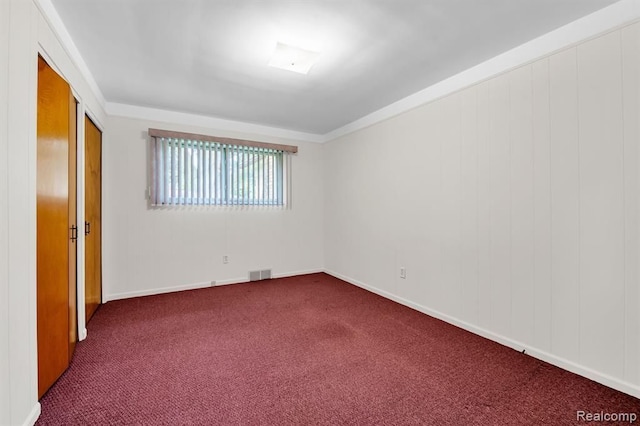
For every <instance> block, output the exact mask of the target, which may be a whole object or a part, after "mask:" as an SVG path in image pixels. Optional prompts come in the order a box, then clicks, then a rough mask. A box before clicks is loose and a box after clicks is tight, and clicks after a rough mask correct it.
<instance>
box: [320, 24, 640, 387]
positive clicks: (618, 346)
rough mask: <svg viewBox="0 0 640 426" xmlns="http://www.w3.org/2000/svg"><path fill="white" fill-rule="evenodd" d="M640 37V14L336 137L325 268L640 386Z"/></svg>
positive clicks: (593, 373)
mask: <svg viewBox="0 0 640 426" xmlns="http://www.w3.org/2000/svg"><path fill="white" fill-rule="evenodd" d="M639 41H640V24H638V23H636V24H634V25H631V26H627V27H624V28H622V29H620V30H616V31H613V32H610V33H608V34H605V35H602V36H599V37H597V38H594V39H591V40H588V41H585V42H582V43H580V44H578V45H576V46H573V47H570V48H567V49H565V50H563V51H561V52H558V53H555V54H553V55H551V56H548V57H544V58H542V59H540V60H537V61H535V62H533V63H529V64H526V65H524V66H522V67H519V68H517V69H514V70H512V71H509V72H507V73H504V74H501V75H499V76H496V77H494V78H491V79H489V80H487V81H483V82H481V83H478V84H476V85H474V86H472V87H469V88H466V89H464V90H461V91H458V92H456V93H453V94H451V95H449V96H446V97H444V98H441V99H439V100H436V101H434V102H432V103H429V104H427V105H424V106H422V107H419V108H417V109H414V110H412V111H409V112H407V113H404V114H402V115H400V116H397V117H395V118H392V119H389V120H387V121H385V122H382V123H379V124H376V125H374V126H371V127H369V128H366V129H363V130H360V131H358V132H355V133H352V134H350V135H347V136H344V137H341V138H339V139H337V140H334V141H332V142H330V143H328V144H327V145H326V146H325V148H326V149H325V152H324V154H325V159H324V167H325V175H324V178H325V210H324V212H325V236H326V238H325V262H326V268H327V270H328V271H329V272H330V273H332V274H334V275H336V276H340V277H342V278H345V279H347V280H348V281H350V282H352V283H355V284H358V285H362V286H365V287H368V288H371V289H373V290H374V291H377V292H379V293H382V294H384V295H386V296H389V297H392V298H394V299H396V300H399V301H401V302H403V303H406V304H408V305H410V306H413V307H416V308H418V309H420V310H423V311H425V312H429V313H431V314H434V315H435V316H438V317H441V318H444V319H446V320H448V321H450V322H453V323H455V324H458V325H461V326H463V327H465V328H467V329H469V330H473V331H474V332H476V333H479V334H482V335H485V336H488V337H490V338H493V339H495V340H498V341H500V342H502V343H505V344H508V345H510V346H513V347H515V348H518V349H523V348H526V349H527V352H528V353H531V354H533V355H534V356H537V357H540V358H543V359H546V360H548V361H551V362H553V363H555V364H557V365H560V366H562V367H564V368H568V369H570V370H572V371H575V372H578V373H580V374H583V375H586V376H588V377H591V378H593V379H595V380H598V381H600V382H602V383H605V384H608V385H610V386H613V387H616V388H618V389H621V390H623V391H626V392H628V393H632V394H634V395H636V396H640V373H639V367H640V365H639V364H640V361H639V360H640V351H639V345H640V342H639V340H640V328H639V318H638V310H639V309H640V298H639V289H638V266H639V258H638V220H639V215H638V212H639V210H638V207H639V205H638V190H640V187H639V184H638V165H639V159H638V153H639V150H638V143H639V141H638V135H639V134H638V125H639V122H640V110H639V108H638V100H639V99H640V92H639V85H638V79H639V77H640V73H639V72H638V71H639V65H640V50H639ZM401 266H403V267H406V270H407V278H406V279H400V278H399V268H400V267H401Z"/></svg>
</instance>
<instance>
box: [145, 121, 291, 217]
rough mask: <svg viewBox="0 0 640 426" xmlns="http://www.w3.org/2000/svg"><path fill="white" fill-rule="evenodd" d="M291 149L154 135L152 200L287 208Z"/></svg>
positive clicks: (167, 203)
mask: <svg viewBox="0 0 640 426" xmlns="http://www.w3.org/2000/svg"><path fill="white" fill-rule="evenodd" d="M150 134H151V132H150ZM261 145H266V144H261ZM276 147H277V145H276ZM290 154H291V153H290V152H288V151H284V150H282V149H272V148H269V147H262V146H247V145H234V144H230V143H223V142H216V141H205V140H196V139H183V138H175V137H158V136H156V137H152V138H151V174H152V179H151V194H150V195H151V204H152V205H154V206H170V205H213V206H216V205H217V206H283V207H290V205H291V193H290V192H291V155H290Z"/></svg>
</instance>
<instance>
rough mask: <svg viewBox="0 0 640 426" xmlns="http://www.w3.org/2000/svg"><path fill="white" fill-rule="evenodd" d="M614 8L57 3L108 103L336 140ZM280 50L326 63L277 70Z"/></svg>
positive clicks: (423, 0)
mask: <svg viewBox="0 0 640 426" xmlns="http://www.w3.org/2000/svg"><path fill="white" fill-rule="evenodd" d="M612 3H615V0H482V1H479V0H342V1H340V0H173V1H170V0H109V1H104V0H102V1H98V0H53V4H54V6H55V8H56V10H57V11H58V13H59V15H60V17H61V18H62V20H63V22H64V24H65V26H66V27H67V30H68V31H69V33H70V35H71V37H72V38H73V40H74V42H75V44H76V46H77V47H78V49H79V51H80V53H81V55H82V57H83V59H84V60H85V62H86V64H87V65H88V67H89V69H90V70H91V72H92V74H93V76H94V77H95V79H96V82H97V83H98V86H99V87H100V89H101V90H102V92H103V94H104V96H105V98H106V100H107V101H108V102H115V103H123V104H130V105H137V106H146V107H152V108H158V109H165V110H170V111H180V112H187V113H195V114H201V115H206V116H211V117H217V118H223V119H229V120H237V121H242V122H247V123H255V124H263V125H267V126H273V127H279V128H283V129H290V130H297V131H302V132H308V133H316V134H325V133H327V132H329V131H331V130H334V129H336V128H339V127H341V126H343V125H345V124H347V123H350V122H352V121H354V120H356V119H358V118H360V117H363V116H365V115H367V114H369V113H371V112H373V111H376V110H378V109H380V108H382V107H384V106H387V105H389V104H391V103H393V102H395V101H397V100H399V99H402V98H404V97H406V96H408V95H410V94H412V93H415V92H417V91H419V90H421V89H424V88H426V87H428V86H430V85H432V84H434V83H436V82H438V81H440V80H443V79H444V78H447V77H449V76H451V75H454V74H456V73H458V72H460V71H463V70H465V69H467V68H469V67H471V66H473V65H476V64H478V63H480V62H482V61H484V60H486V59H489V58H491V57H493V56H496V55H498V54H500V53H502V52H505V51H507V50H509V49H511V48H513V47H515V46H518V45H520V44H523V43H524V42H526V41H529V40H531V39H534V38H536V37H538V36H540V35H542V34H545V33H547V32H549V31H551V30H554V29H556V28H558V27H560V26H562V25H564V24H567V23H569V22H571V21H574V20H576V19H578V18H580V17H582V16H585V15H587V14H589V13H591V12H594V11H596V10H598V9H601V8H603V7H606V6H608V5H610V4H612ZM277 42H283V43H286V44H290V45H294V46H297V47H300V48H303V49H306V50H311V51H317V52H320V54H321V55H320V58H319V60H318V62H317V64H316V65H314V66H313V68H312V69H311V71H310V72H309V74H308V75H301V74H295V73H292V72H290V71H285V70H280V69H275V68H270V67H268V66H267V63H268V62H269V60H270V58H271V54H272V52H273V50H274V49H275V46H276V43H277Z"/></svg>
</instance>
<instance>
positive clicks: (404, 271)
mask: <svg viewBox="0 0 640 426" xmlns="http://www.w3.org/2000/svg"><path fill="white" fill-rule="evenodd" d="M400 278H403V279H404V278H407V268H405V267H404V266H401V267H400Z"/></svg>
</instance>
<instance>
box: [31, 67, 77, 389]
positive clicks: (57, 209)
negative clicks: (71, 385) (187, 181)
mask: <svg viewBox="0 0 640 426" xmlns="http://www.w3.org/2000/svg"><path fill="white" fill-rule="evenodd" d="M70 93H71V90H70V88H69V85H68V84H67V82H66V81H64V80H63V79H62V78H61V77H60V76H59V75H58V74H56V72H55V71H54V70H53V69H52V68H51V67H49V65H48V64H47V63H46V62H45V61H44V60H43V59H42V58H40V57H39V58H38V120H37V134H38V142H37V154H36V155H37V176H36V187H37V194H36V197H37V201H36V210H37V213H36V214H37V231H36V232H37V326H38V396H39V397H41V396H42V395H44V393H45V392H46V391H47V390H48V389H49V388H50V387H51V385H52V384H53V383H54V382H55V381H56V380H57V379H58V377H60V375H61V374H62V373H63V372H64V371H65V370H66V368H67V367H68V365H69V240H70V230H69V99H70Z"/></svg>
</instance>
